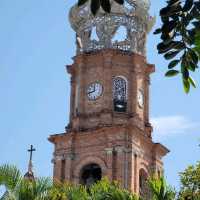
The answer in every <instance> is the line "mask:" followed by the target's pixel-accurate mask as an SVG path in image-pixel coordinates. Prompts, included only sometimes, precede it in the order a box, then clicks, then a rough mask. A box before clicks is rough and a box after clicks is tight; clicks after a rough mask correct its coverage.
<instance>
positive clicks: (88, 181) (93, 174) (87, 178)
mask: <svg viewBox="0 0 200 200" xmlns="http://www.w3.org/2000/svg"><path fill="white" fill-rule="evenodd" d="M101 178H102V170H101V167H100V166H99V165H98V164H96V163H91V164H87V165H85V166H84V167H83V168H82V169H81V172H80V184H82V185H85V186H87V187H90V186H91V185H92V184H94V183H96V182H97V181H99V180H101Z"/></svg>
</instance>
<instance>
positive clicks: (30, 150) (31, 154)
mask: <svg viewBox="0 0 200 200" xmlns="http://www.w3.org/2000/svg"><path fill="white" fill-rule="evenodd" d="M33 151H36V149H35V148H33V145H31V148H30V149H28V152H30V161H32V157H33Z"/></svg>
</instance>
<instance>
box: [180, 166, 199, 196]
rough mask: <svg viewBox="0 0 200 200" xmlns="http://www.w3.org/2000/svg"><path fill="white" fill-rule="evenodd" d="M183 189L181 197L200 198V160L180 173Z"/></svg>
mask: <svg viewBox="0 0 200 200" xmlns="http://www.w3.org/2000/svg"><path fill="white" fill-rule="evenodd" d="M180 181H181V190H180V192H179V199H180V200H184V199H191V200H199V199H200V162H199V163H197V164H196V165H191V166H189V167H188V168H187V169H186V170H185V171H184V172H182V173H180Z"/></svg>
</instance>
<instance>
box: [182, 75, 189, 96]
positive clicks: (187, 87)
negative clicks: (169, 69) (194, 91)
mask: <svg viewBox="0 0 200 200" xmlns="http://www.w3.org/2000/svg"><path fill="white" fill-rule="evenodd" d="M183 88H184V91H185V93H187V94H188V93H189V91H190V82H189V79H184V78H183Z"/></svg>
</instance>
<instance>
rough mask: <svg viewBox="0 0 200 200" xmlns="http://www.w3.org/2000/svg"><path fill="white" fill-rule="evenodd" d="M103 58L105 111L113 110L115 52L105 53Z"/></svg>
mask: <svg viewBox="0 0 200 200" xmlns="http://www.w3.org/2000/svg"><path fill="white" fill-rule="evenodd" d="M102 56H103V73H104V79H103V85H104V95H103V98H104V106H105V107H104V109H105V110H111V109H112V107H113V102H112V99H113V98H112V58H113V52H110V51H105V52H103V53H102Z"/></svg>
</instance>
